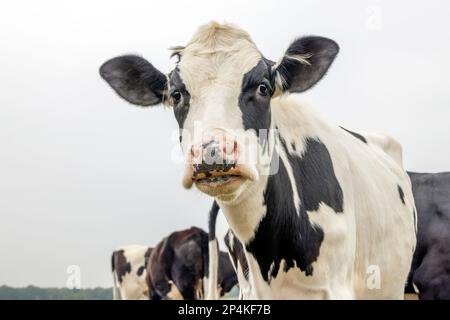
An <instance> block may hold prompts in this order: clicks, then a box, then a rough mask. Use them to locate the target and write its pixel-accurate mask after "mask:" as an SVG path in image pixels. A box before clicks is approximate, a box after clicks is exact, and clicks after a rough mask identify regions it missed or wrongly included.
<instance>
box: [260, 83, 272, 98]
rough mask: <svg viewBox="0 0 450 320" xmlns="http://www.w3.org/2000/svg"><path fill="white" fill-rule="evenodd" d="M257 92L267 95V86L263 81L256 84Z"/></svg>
mask: <svg viewBox="0 0 450 320" xmlns="http://www.w3.org/2000/svg"><path fill="white" fill-rule="evenodd" d="M258 93H259V94H260V95H262V96H267V95H268V94H269V89H268V88H267V86H266V85H265V84H264V83H261V84H260V85H259V86H258Z"/></svg>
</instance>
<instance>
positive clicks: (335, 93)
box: [0, 0, 450, 287]
mask: <svg viewBox="0 0 450 320" xmlns="http://www.w3.org/2000/svg"><path fill="white" fill-rule="evenodd" d="M449 14H450V2H448V1H437V0H436V1H430V0H427V1H414V2H412V1H356V0H355V1H331V0H330V1H280V0H277V1H235V0H227V1H225V0H223V1H220V2H219V1H175V0H172V1H163V2H161V1H149V0H146V1H111V0H109V1H80V0H78V1H44V0H41V1H21V0H19V1H18V0H14V1H5V0H3V1H2V5H1V10H0V285H1V284H8V285H14V286H23V285H28V284H35V285H39V286H64V285H65V284H66V279H67V274H66V268H67V267H68V266H69V265H79V266H80V267H81V272H82V274H81V275H82V286H84V287H91V286H97V285H100V286H110V285H111V276H110V253H111V251H112V249H113V248H114V247H116V246H118V245H121V244H131V243H137V244H154V243H155V242H157V241H158V240H159V239H161V238H162V237H163V236H165V235H167V234H168V233H170V232H171V231H174V230H176V229H181V228H185V227H189V226H191V225H198V226H201V227H203V228H205V227H206V225H207V224H206V220H207V210H208V208H209V204H210V200H209V199H208V198H207V197H206V196H204V195H201V194H200V193H199V192H198V191H185V190H184V189H183V188H182V187H181V172H182V168H181V166H179V165H176V164H174V163H173V162H172V161H171V158H172V157H171V155H172V152H176V150H177V148H178V146H177V138H176V135H175V137H174V136H173V132H174V130H175V129H177V128H178V127H177V124H176V121H175V119H174V117H173V114H172V111H171V110H169V109H164V108H162V107H155V108H153V109H142V108H136V107H133V106H131V105H128V104H127V103H126V102H124V101H123V100H121V99H119V98H118V97H117V96H116V95H115V94H113V92H112V90H111V89H110V88H109V87H108V86H107V85H106V83H105V82H103V80H101V79H100V77H99V76H98V67H99V66H100V65H101V64H102V63H103V62H104V61H105V60H107V59H109V58H111V57H113V56H116V55H120V54H124V53H139V54H142V55H144V56H145V57H147V58H148V59H149V60H150V61H151V62H152V63H153V64H154V65H155V66H157V67H159V68H160V70H162V71H164V72H166V71H169V70H170V68H171V67H172V66H173V63H174V61H173V60H172V61H170V60H169V52H168V50H167V48H168V47H170V46H173V45H180V44H185V43H186V42H187V40H188V39H189V37H190V36H191V35H192V34H193V33H194V32H195V30H196V28H197V27H198V26H199V25H201V24H205V23H207V22H209V21H211V20H218V21H220V22H223V21H228V22H233V23H235V24H237V25H239V26H241V27H243V28H244V29H246V30H247V31H248V32H249V33H250V34H251V35H252V37H253V39H254V41H255V42H256V44H257V45H258V46H259V48H260V49H261V51H262V52H263V53H264V54H265V55H266V56H267V57H268V58H270V59H272V60H277V59H278V58H279V57H280V55H281V54H282V53H283V52H284V50H285V49H286V48H287V46H288V44H289V43H290V41H292V40H293V39H294V38H295V37H297V36H301V35H305V34H315V35H321V36H326V37H330V38H332V39H334V40H336V41H337V42H338V43H339V45H340V47H341V52H340V54H339V56H338V58H337V60H336V62H335V64H334V65H333V66H332V68H331V70H330V72H329V73H328V75H327V77H326V79H324V80H323V81H322V82H321V83H320V84H319V85H317V86H316V87H315V88H314V89H313V90H311V91H310V92H308V93H307V94H304V95H303V96H302V98H303V99H304V100H306V101H308V102H310V103H312V104H313V105H315V106H316V107H317V108H319V109H320V110H321V113H322V114H323V115H325V116H326V117H327V118H328V119H330V121H334V122H336V123H337V124H340V125H343V126H346V127H348V128H349V129H354V130H361V131H382V132H387V133H389V134H391V135H393V136H394V137H396V138H397V139H398V140H399V141H401V143H402V144H403V147H404V160H405V164H406V167H407V168H408V169H409V170H416V171H443V170H448V169H449V168H450V152H449V150H448V147H449V146H450V135H449V132H450V129H449V120H448V119H449V116H450V93H449V89H450V88H449V84H450V72H449V71H450V59H449V57H450V43H449V41H448V37H449V36H448V30H450V20H449ZM222 229H223V228H222Z"/></svg>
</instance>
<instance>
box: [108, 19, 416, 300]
mask: <svg viewBox="0 0 450 320" xmlns="http://www.w3.org/2000/svg"><path fill="white" fill-rule="evenodd" d="M338 50H339V47H338V45H337V44H336V43H335V42H334V41H332V40H330V39H327V38H323V37H314V36H308V37H303V38H299V39H297V40H295V41H294V42H293V43H292V44H291V45H290V46H289V47H288V49H287V51H286V52H285V54H284V55H283V56H282V58H281V59H280V60H279V61H278V62H277V63H274V62H272V61H270V60H269V59H267V58H265V57H264V56H263V55H262V54H261V52H260V51H259V50H258V48H257V47H256V45H255V44H254V43H253V41H252V40H251V38H250V36H249V35H248V34H247V33H246V32H245V31H243V30H241V29H239V28H236V27H234V26H232V25H221V24H218V23H211V24H209V25H207V26H204V27H202V28H200V29H199V31H198V32H197V33H196V34H195V35H194V36H193V38H192V39H191V40H190V41H189V43H188V44H187V45H186V46H185V47H177V48H176V49H175V52H174V54H175V55H176V56H178V62H177V64H176V67H175V69H174V70H172V71H171V72H170V73H168V74H163V73H161V72H160V71H158V70H157V69H156V68H155V67H154V66H153V65H151V64H150V63H149V62H148V61H146V60H145V59H143V58H141V57H138V56H132V55H128V56H121V57H117V58H114V59H111V60H109V61H107V62H106V63H104V64H103V66H102V67H101V68H100V74H101V76H102V77H103V78H104V79H105V80H106V81H107V82H108V83H109V84H110V85H111V86H112V88H113V89H114V90H115V91H116V92H117V93H118V94H119V95H120V96H121V97H122V98H124V99H126V100H127V101H129V102H131V103H133V104H137V105H141V106H151V105H156V104H159V103H161V102H164V103H165V104H166V105H168V106H171V107H172V108H173V110H174V114H175V118H176V120H177V122H178V125H179V129H180V142H181V147H182V150H183V152H184V154H185V156H186V169H185V173H184V176H183V179H182V181H183V185H184V186H185V187H186V188H190V187H192V185H194V184H195V186H196V187H197V188H198V189H199V190H200V191H202V192H204V193H206V194H208V195H210V196H212V197H214V198H215V200H216V201H217V203H218V204H219V206H220V208H221V209H222V211H223V213H224V215H225V217H226V219H227V221H228V223H229V225H230V228H231V230H232V231H233V234H234V235H235V237H236V239H237V240H239V242H240V243H241V244H242V247H243V250H244V254H245V257H246V261H247V263H248V290H247V291H246V293H245V295H244V298H256V299H300V298H310V299H352V298H356V299H402V298H403V291H404V284H405V282H406V278H407V275H408V271H409V267H410V265H411V260H412V255H413V251H414V248H415V242H416V236H415V224H414V221H415V216H414V215H415V206H414V199H413V196H412V192H411V185H410V181H409V178H408V176H407V174H406V173H405V172H404V170H403V169H402V168H401V167H400V166H399V165H398V163H397V162H396V161H395V160H394V159H393V158H391V157H390V156H388V155H387V154H386V153H385V152H384V151H382V150H381V149H380V148H374V147H372V146H371V145H369V144H367V143H366V142H365V141H364V137H362V138H361V137H358V136H356V135H355V134H352V133H351V132H348V131H346V130H344V129H342V128H340V127H339V126H336V125H334V124H331V123H329V122H327V121H325V120H323V119H322V118H321V117H320V116H319V115H318V114H317V112H316V110H315V109H314V108H311V107H309V106H307V105H304V104H302V103H300V102H299V101H298V100H297V99H296V98H295V97H294V96H293V95H290V93H298V92H303V91H306V90H308V89H310V88H311V87H312V86H314V85H315V84H316V83H317V82H318V81H319V80H320V79H321V78H322V77H323V76H324V74H325V73H326V71H327V70H328V68H329V67H330V65H331V64H332V62H333V60H334V58H335V56H336V55H337V53H338ZM399 188H401V189H402V190H403V193H402V194H401V195H400V194H399ZM239 280H240V279H239Z"/></svg>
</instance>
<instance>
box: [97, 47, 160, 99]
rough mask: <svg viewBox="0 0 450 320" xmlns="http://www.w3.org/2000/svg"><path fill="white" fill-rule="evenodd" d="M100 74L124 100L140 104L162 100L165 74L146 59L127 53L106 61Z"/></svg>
mask: <svg viewBox="0 0 450 320" xmlns="http://www.w3.org/2000/svg"><path fill="white" fill-rule="evenodd" d="M100 75H101V76H102V78H103V79H105V81H106V82H108V83H109V85H110V86H111V87H112V88H113V89H114V90H115V91H116V92H117V93H118V94H119V95H120V96H121V97H122V98H124V99H125V100H127V101H128V102H131V103H133V104H137V105H140V106H152V105H155V104H158V103H160V102H161V101H162V98H163V95H164V90H165V88H166V82H167V79H166V76H165V75H164V74H163V73H161V72H160V71H159V70H158V69H156V68H155V67H154V66H152V64H151V63H150V62H148V61H147V60H145V59H143V58H141V57H138V56H134V55H127V56H121V57H117V58H113V59H111V60H108V61H106V62H105V63H104V64H103V65H102V66H101V67H100Z"/></svg>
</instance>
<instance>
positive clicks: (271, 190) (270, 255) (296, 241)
mask: <svg viewBox="0 0 450 320" xmlns="http://www.w3.org/2000/svg"><path fill="white" fill-rule="evenodd" d="M290 161H295V159H293V158H292V157H291V156H289V155H288V154H287V150H286V146H285V142H284V141H283V142H282V146H281V149H280V158H279V168H278V172H277V173H276V174H274V175H271V176H268V177H265V178H263V179H262V181H260V183H259V184H258V185H257V186H256V187H254V190H252V193H251V195H250V196H248V197H247V198H246V199H245V200H244V201H242V202H241V203H239V204H238V205H227V204H221V207H222V209H223V211H224V213H225V215H226V216H227V219H228V222H229V223H230V227H231V228H232V230H233V232H234V233H235V234H236V236H237V237H238V238H239V239H240V240H241V241H242V242H243V243H245V247H246V250H247V251H248V252H249V253H250V254H252V255H253V256H254V258H255V259H256V260H257V262H258V265H259V268H260V271H261V275H262V277H263V279H264V280H266V281H268V282H270V279H272V278H273V277H276V276H277V274H278V272H279V271H280V268H281V271H287V270H289V269H290V268H292V267H294V266H296V267H299V268H300V269H301V270H302V271H304V272H305V274H306V275H311V274H312V272H313V269H312V263H313V262H314V261H315V260H316V259H317V257H318V255H319V248H320V244H321V242H322V240H323V232H322V230H321V229H320V227H314V226H313V225H312V224H311V223H310V221H309V218H308V215H307V212H306V211H307V210H306V209H307V206H306V205H305V204H308V200H306V199H304V196H303V193H302V190H299V189H300V187H302V183H298V179H300V178H301V177H295V174H298V170H299V168H298V167H295V166H299V165H301V161H300V163H299V164H292V163H291V162H290ZM294 167H295V168H294ZM294 169H295V170H294ZM300 171H302V170H301V169H300ZM303 171H304V170H303ZM303 185H304V184H303ZM282 260H284V262H282Z"/></svg>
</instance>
